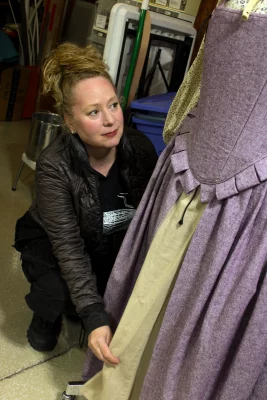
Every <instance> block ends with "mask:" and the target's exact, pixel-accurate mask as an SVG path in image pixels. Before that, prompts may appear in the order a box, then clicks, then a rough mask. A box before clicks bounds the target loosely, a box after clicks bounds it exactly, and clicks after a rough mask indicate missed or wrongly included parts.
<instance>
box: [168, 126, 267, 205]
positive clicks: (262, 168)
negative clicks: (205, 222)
mask: <svg viewBox="0 0 267 400" xmlns="http://www.w3.org/2000/svg"><path fill="white" fill-rule="evenodd" d="M187 137H188V135H187V133H185V134H178V136H177V137H176V139H175V153H174V154H173V155H172V156H171V163H172V168H173V171H174V173H175V174H176V175H177V178H178V180H179V181H180V183H181V185H182V187H183V190H184V191H185V193H187V194H189V193H190V192H192V190H195V189H196V188H197V187H199V186H200V194H201V202H202V203H208V202H209V201H211V200H212V199H213V198H214V197H216V198H217V199H218V200H224V199H227V198H228V197H231V196H234V195H236V194H238V193H240V192H242V191H244V190H247V189H250V188H252V187H254V186H256V185H259V184H260V183H261V182H263V181H265V180H266V179H267V156H265V157H263V158H261V159H260V160H258V161H256V162H255V163H253V164H252V165H250V166H249V167H247V168H245V169H244V170H243V171H241V172H239V173H237V174H236V175H235V176H232V177H230V178H229V179H227V180H225V181H223V182H219V183H218V182H216V183H214V184H213V183H209V184H207V183H204V182H199V180H197V179H196V178H195V177H194V175H193V173H192V171H191V169H190V165H189V159H188V154H187Z"/></svg>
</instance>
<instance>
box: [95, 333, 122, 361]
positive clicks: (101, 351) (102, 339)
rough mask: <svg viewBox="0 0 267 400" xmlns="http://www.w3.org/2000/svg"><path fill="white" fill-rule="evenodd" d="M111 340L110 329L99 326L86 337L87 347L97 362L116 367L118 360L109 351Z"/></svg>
mask: <svg viewBox="0 0 267 400" xmlns="http://www.w3.org/2000/svg"><path fill="white" fill-rule="evenodd" d="M111 339H112V332H111V329H110V327H109V326H101V327H100V328H97V329H95V330H93V331H92V332H91V333H90V335H89V336H88V347H89V348H90V349H91V350H92V352H93V353H94V355H95V356H96V357H97V358H98V359H99V360H101V361H103V362H105V363H108V364H112V365H118V364H119V362H120V360H119V359H118V358H117V357H115V356H114V355H113V354H112V353H111V351H110V349H109V344H110V342H111Z"/></svg>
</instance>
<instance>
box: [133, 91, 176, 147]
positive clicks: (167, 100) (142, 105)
mask: <svg viewBox="0 0 267 400" xmlns="http://www.w3.org/2000/svg"><path fill="white" fill-rule="evenodd" d="M175 95H176V93H175V92H170V93H164V94H157V95H153V96H148V97H144V98H143V99H138V100H134V101H132V102H131V111H132V115H133V117H132V121H133V122H134V123H135V125H136V128H137V129H138V130H139V131H141V132H143V133H144V134H145V135H146V136H147V137H148V138H149V139H150V140H151V142H152V143H153V145H154V147H155V149H156V152H157V154H158V155H160V153H161V152H162V151H163V150H164V148H165V146H166V145H165V143H164V141H163V137H162V134H163V128H164V124H165V120H166V117H167V114H168V111H169V108H170V106H171V103H172V101H173V99H174V97H175Z"/></svg>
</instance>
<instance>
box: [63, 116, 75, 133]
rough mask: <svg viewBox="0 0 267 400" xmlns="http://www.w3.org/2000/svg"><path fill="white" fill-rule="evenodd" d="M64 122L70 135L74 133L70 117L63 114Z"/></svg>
mask: <svg viewBox="0 0 267 400" xmlns="http://www.w3.org/2000/svg"><path fill="white" fill-rule="evenodd" d="M64 121H65V124H66V125H67V127H68V128H69V130H70V131H71V133H75V128H74V125H73V122H72V121H71V119H70V117H69V116H68V115H66V114H64Z"/></svg>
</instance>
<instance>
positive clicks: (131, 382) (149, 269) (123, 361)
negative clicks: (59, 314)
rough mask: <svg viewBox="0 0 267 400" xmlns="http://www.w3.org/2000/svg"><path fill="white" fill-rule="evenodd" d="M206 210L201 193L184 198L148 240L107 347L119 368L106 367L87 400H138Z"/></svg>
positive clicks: (91, 382) (85, 391) (89, 386)
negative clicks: (121, 313) (196, 232)
mask: <svg viewBox="0 0 267 400" xmlns="http://www.w3.org/2000/svg"><path fill="white" fill-rule="evenodd" d="M192 199H193V200H192ZM190 202H191V203H190ZM187 206H188V208H187V210H186V212H185V215H184V219H183V224H182V225H180V224H179V221H180V220H181V218H182V216H183V214H184V211H185V208H186V207H187ZM205 207H206V204H202V203H201V202H200V195H199V193H197V194H196V196H195V197H194V198H193V194H191V195H189V196H187V195H186V194H185V193H183V194H182V195H181V196H180V198H179V200H178V201H177V202H176V204H175V205H174V206H173V207H172V208H171V210H170V211H169V212H168V214H167V216H166V218H165V219H164V221H163V222H162V224H161V226H160V227H159V229H158V231H157V233H156V235H155V237H154V239H153V241H152V244H151V246H150V249H149V251H148V253H147V256H146V259H145V261H144V264H143V267H142V270H141V272H140V274H139V277H138V279H137V282H136V284H135V287H134V290H133V293H132V295H131V297H130V299H129V302H128V304H127V306H126V309H125V311H124V314H123V316H122V319H121V321H120V323H119V325H118V328H117V330H116V332H115V335H114V337H113V339H112V342H111V344H110V349H111V351H112V353H113V354H114V355H115V356H116V357H119V359H120V364H119V365H118V366H116V367H112V366H109V365H106V364H105V365H104V367H103V369H102V371H101V372H99V373H98V374H97V375H95V376H94V377H93V378H92V379H90V380H89V381H88V382H87V383H86V384H85V385H84V386H83V389H82V394H83V395H84V396H85V397H86V398H87V399H88V400H138V399H139V395H140V392H141V389H142V385H143V380H144V377H145V374H146V371H147V368H148V365H149V362H150V358H151V355H152V352H153V348H154V345H155V342H156V339H157V336H158V332H159V330H160V327H161V323H162V320H163V317H164V313H165V310H166V307H167V305H168V300H169V297H170V294H171V291H172V288H173V285H174V283H175V281H176V277H177V275H178V272H179V269H180V266H181V265H182V262H183V259H184V256H185V254H186V251H187V248H188V246H189V243H190V241H191V239H192V236H193V234H194V231H195V229H196V227H197V225H198V222H199V220H200V218H201V216H202V213H203V211H204V209H205Z"/></svg>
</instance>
